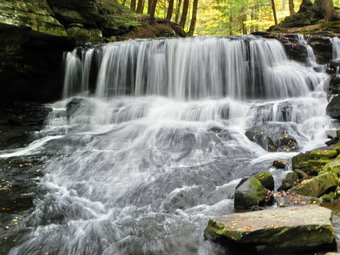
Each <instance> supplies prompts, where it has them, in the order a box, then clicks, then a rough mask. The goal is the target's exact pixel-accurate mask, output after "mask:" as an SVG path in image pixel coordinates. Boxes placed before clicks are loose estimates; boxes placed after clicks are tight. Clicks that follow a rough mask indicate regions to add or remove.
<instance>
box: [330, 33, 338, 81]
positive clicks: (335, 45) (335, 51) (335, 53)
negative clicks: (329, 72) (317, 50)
mask: <svg viewBox="0 0 340 255" xmlns="http://www.w3.org/2000/svg"><path fill="white" fill-rule="evenodd" d="M331 41H332V45H333V54H332V57H333V61H336V62H340V39H339V38H338V37H334V38H332V39H331ZM335 75H336V76H339V75H340V63H339V64H338V65H337V67H336V70H335Z"/></svg>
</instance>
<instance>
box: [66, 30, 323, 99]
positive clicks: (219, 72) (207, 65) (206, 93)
mask: <svg viewBox="0 0 340 255" xmlns="http://www.w3.org/2000/svg"><path fill="white" fill-rule="evenodd" d="M76 51H81V52H82V54H78V55H76V54H75V53H74V52H76ZM74 52H73V53H69V54H70V56H72V57H69V56H68V57H67V58H66V64H65V65H66V67H68V66H70V65H71V66H73V69H70V68H68V70H69V72H67V73H66V76H65V81H67V83H66V82H65V94H67V96H71V95H76V94H77V93H80V94H82V93H84V90H83V89H84V88H83V87H84V85H82V84H83V83H84V80H88V77H89V75H90V73H91V70H90V68H89V69H85V68H82V69H81V68H80V67H77V66H87V67H89V66H90V65H89V61H91V60H92V58H94V57H93V56H92V55H93V54H94V51H93V49H81V48H79V49H77V50H75V51H74ZM102 52H103V55H102V56H99V57H98V58H99V59H97V61H98V62H99V63H100V67H99V72H98V78H97V81H96V84H95V90H96V92H95V95H96V97H99V98H100V97H102V98H105V97H106V98H108V97H111V96H115V95H135V96H142V95H160V96H166V97H171V98H174V99H177V100H183V99H188V100H196V99H200V98H206V97H217V98H220V97H224V96H228V97H230V98H234V99H246V98H249V99H255V98H287V97H294V96H307V95H308V94H309V92H310V86H314V85H315V84H318V83H319V82H311V81H310V79H309V77H312V76H313V75H308V73H309V72H311V70H309V69H305V68H301V66H300V65H298V64H296V63H294V62H292V61H290V60H289V59H288V57H287V55H286V53H285V51H284V48H283V46H282V45H281V44H280V43H279V42H278V41H276V40H264V39H262V38H256V37H252V36H247V37H234V38H210V37H207V38H190V39H167V40H165V39H160V40H136V41H128V42H120V43H112V44H107V45H105V46H102ZM84 56H85V57H84ZM75 61H76V63H73V62H75ZM86 63H87V64H86ZM80 69H81V73H82V75H83V76H85V77H86V78H84V79H78V81H79V83H81V84H77V83H76V82H72V83H71V82H69V81H73V80H74V77H77V76H78V75H79V74H78V72H79V70H80ZM315 78H316V79H318V78H317V77H316V76H315ZM85 89H87V88H85ZM312 89H315V88H312Z"/></svg>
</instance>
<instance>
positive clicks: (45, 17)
mask: <svg viewBox="0 0 340 255" xmlns="http://www.w3.org/2000/svg"><path fill="white" fill-rule="evenodd" d="M0 9H1V12H0V24H6V25H11V26H16V27H28V28H30V29H31V30H33V31H36V32H40V33H44V34H47V35H52V36H62V37H66V36H67V33H66V31H65V29H64V27H63V26H62V24H60V23H59V21H58V20H57V19H56V18H55V17H54V14H53V12H52V10H51V9H50V7H49V5H48V3H47V2H46V1H45V0H25V1H24V0H12V1H7V0H0Z"/></svg>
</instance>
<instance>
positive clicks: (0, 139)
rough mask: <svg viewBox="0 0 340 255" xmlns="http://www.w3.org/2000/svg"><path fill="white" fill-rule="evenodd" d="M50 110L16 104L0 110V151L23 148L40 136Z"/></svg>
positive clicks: (28, 104) (43, 107)
mask: <svg viewBox="0 0 340 255" xmlns="http://www.w3.org/2000/svg"><path fill="white" fill-rule="evenodd" d="M51 111H52V109H51V108H49V107H46V106H44V105H40V104H34V103H16V104H11V105H7V107H6V108H2V109H1V108H0V150H3V149H16V148H20V147H25V146H27V145H28V144H29V143H31V142H33V141H34V140H36V139H37V138H40V136H41V134H40V133H39V132H38V131H40V130H42V128H43V126H44V124H45V121H46V118H47V116H48V115H49V113H50V112H51Z"/></svg>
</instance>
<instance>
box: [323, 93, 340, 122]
mask: <svg viewBox="0 0 340 255" xmlns="http://www.w3.org/2000/svg"><path fill="white" fill-rule="evenodd" d="M326 112H327V114H328V115H329V116H330V117H332V118H334V119H340V95H337V96H335V97H333V99H332V100H331V101H330V102H329V104H328V105H327V107H326Z"/></svg>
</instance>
